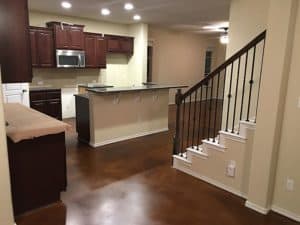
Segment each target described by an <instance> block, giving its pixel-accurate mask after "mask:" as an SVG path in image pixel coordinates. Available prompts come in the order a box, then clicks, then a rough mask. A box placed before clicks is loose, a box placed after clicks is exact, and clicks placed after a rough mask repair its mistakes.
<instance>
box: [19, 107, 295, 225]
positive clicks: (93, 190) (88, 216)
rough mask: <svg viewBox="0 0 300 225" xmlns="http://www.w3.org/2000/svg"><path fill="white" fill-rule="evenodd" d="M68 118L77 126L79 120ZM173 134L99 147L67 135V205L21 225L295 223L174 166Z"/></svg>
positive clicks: (64, 196) (22, 219)
mask: <svg viewBox="0 0 300 225" xmlns="http://www.w3.org/2000/svg"><path fill="white" fill-rule="evenodd" d="M66 122H68V123H71V124H73V125H74V120H67V121H66ZM173 122H174V111H173V110H170V128H171V131H170V132H165V133H161V134H156V135H151V136H147V137H142V138H137V139H133V140H129V141H125V142H120V143H116V144H112V145H108V146H105V147H100V148H98V149H96V150H95V149H92V148H90V147H88V146H86V145H84V144H79V143H78V142H77V139H76V133H75V131H74V130H73V131H72V132H69V133H68V134H67V137H66V139H67V141H66V142H67V164H68V190H67V192H66V193H63V194H62V201H63V203H58V204H54V205H52V206H49V207H47V208H44V209H40V210H36V211H34V212H31V213H29V214H27V215H24V216H22V217H19V218H18V219H17V224H18V225H202V224H203V225H295V224H299V223H296V222H293V221H291V220H289V219H286V218H284V217H282V216H279V215H277V214H275V213H271V214H269V215H268V216H262V215H260V214H258V213H256V212H253V211H251V210H249V209H247V208H245V207H244V200H243V199H240V198H238V197H236V196H234V195H232V194H230V193H227V192H225V191H222V190H220V189H218V188H215V187H213V186H211V185H209V184H206V183H205V182H202V181H200V180H198V179H195V178H193V177H191V176H189V175H186V174H184V173H181V172H179V171H176V170H175V169H172V168H171V151H172V136H173V134H172V132H173V129H174V123H173Z"/></svg>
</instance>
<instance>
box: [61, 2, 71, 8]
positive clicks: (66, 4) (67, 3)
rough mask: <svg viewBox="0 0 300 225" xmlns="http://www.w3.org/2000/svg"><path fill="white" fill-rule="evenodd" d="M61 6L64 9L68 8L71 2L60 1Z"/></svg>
mask: <svg viewBox="0 0 300 225" xmlns="http://www.w3.org/2000/svg"><path fill="white" fill-rule="evenodd" d="M61 6H62V7H63V8H65V9H70V8H71V7H72V4H71V3H70V2H62V3H61Z"/></svg>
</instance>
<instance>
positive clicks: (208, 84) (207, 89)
mask: <svg viewBox="0 0 300 225" xmlns="http://www.w3.org/2000/svg"><path fill="white" fill-rule="evenodd" d="M208 85H209V82H207V84H206V97H205V111H204V126H203V137H202V139H205V126H206V124H207V123H206V113H207V97H208V87H209V86H208Z"/></svg>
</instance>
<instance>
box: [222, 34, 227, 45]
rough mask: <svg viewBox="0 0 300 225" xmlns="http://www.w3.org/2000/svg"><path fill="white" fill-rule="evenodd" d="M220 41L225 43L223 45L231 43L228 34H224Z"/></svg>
mask: <svg viewBox="0 0 300 225" xmlns="http://www.w3.org/2000/svg"><path fill="white" fill-rule="evenodd" d="M220 42H221V44H223V45H227V44H228V43H229V37H228V34H226V35H222V36H221V37H220Z"/></svg>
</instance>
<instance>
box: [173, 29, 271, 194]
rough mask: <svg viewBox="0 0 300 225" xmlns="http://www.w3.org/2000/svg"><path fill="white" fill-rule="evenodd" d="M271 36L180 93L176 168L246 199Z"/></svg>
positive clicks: (261, 38) (258, 40) (250, 45)
mask: <svg viewBox="0 0 300 225" xmlns="http://www.w3.org/2000/svg"><path fill="white" fill-rule="evenodd" d="M265 39H266V31H264V32H263V33H261V34H259V35H258V36H257V37H256V38H254V39H253V40H252V41H251V42H249V43H248V44H247V45H246V46H245V47H244V48H242V49H241V50H239V51H238V52H237V53H236V54H234V55H233V56H232V57H230V58H229V59H228V60H226V61H225V62H224V63H223V64H222V65H220V66H219V67H218V68H216V69H215V70H214V71H213V72H212V73H210V74H209V75H208V76H206V77H205V78H204V79H203V80H201V81H200V82H199V83H198V84H196V85H194V86H193V87H191V88H190V89H189V90H188V91H186V92H185V93H182V92H181V90H178V91H177V94H176V107H177V108H176V133H175V137H174V148H173V167H174V168H176V169H178V170H180V171H182V172H185V173H187V174H190V175H192V176H194V177H197V178H199V179H201V180H204V181H206V182H208V183H210V184H213V185H215V186H217V187H219V188H222V189H224V190H227V191H229V192H232V193H234V194H236V195H238V196H241V197H245V198H246V196H247V193H248V182H249V181H248V179H249V171H250V164H251V155H252V144H253V137H254V133H255V127H256V115H257V110H258V101H259V91H260V82H261V75H262V67H263V58H264V48H265Z"/></svg>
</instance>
